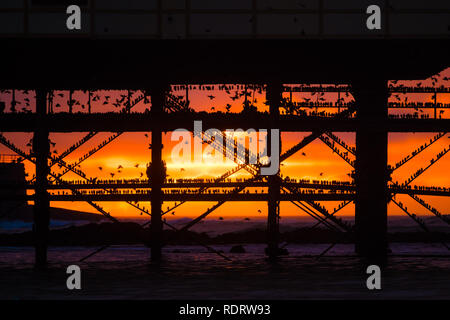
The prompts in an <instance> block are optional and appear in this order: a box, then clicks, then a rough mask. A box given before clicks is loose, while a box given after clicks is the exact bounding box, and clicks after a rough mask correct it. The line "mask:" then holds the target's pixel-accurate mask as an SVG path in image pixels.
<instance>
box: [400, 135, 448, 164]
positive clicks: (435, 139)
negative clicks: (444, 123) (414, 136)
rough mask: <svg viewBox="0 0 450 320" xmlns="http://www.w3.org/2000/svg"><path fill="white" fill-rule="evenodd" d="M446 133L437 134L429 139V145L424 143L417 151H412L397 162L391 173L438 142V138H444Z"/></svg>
mask: <svg viewBox="0 0 450 320" xmlns="http://www.w3.org/2000/svg"><path fill="white" fill-rule="evenodd" d="M445 134H446V132H442V133H438V134H437V135H436V136H435V137H433V138H432V139H430V142H429V143H425V145H423V146H422V147H419V148H418V149H416V150H414V151H413V152H412V153H411V154H409V155H408V156H406V157H405V158H403V159H402V160H401V161H399V162H398V164H397V165H395V167H393V168H392V171H395V170H397V169H398V168H400V167H401V166H403V165H404V164H405V163H407V162H409V161H410V160H411V159H413V158H414V157H415V156H417V155H419V154H420V153H421V152H422V151H424V150H426V149H427V148H428V147H429V146H431V145H432V144H433V143H435V142H436V141H438V140H439V139H440V138H442V137H443V136H445Z"/></svg>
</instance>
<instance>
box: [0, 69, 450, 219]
mask: <svg viewBox="0 0 450 320" xmlns="http://www.w3.org/2000/svg"><path fill="white" fill-rule="evenodd" d="M448 77H450V68H449V69H446V70H443V71H442V72H441V73H440V75H439V82H438V83H437V86H440V85H445V86H448V85H449V81H448V80H444V79H443V78H448ZM431 81H432V80H431V79H427V80H422V81H414V82H411V81H399V82H398V84H404V85H415V84H416V83H417V82H421V83H422V85H423V86H431ZM172 93H173V94H175V95H180V96H181V95H184V91H173V92H172ZM15 94H16V100H17V101H18V105H17V106H16V108H17V109H18V110H19V111H20V110H21V109H22V108H24V107H25V108H28V109H29V110H33V109H34V105H33V104H34V102H33V101H34V99H33V98H32V95H33V92H29V93H28V94H24V93H23V92H16V93H15ZM94 94H98V95H99V96H100V97H101V98H100V99H99V101H97V102H94V103H93V105H92V106H93V112H108V111H115V110H117V109H116V108H115V107H113V106H111V104H110V103H109V104H103V101H104V99H103V97H104V96H105V95H109V96H112V97H114V96H118V95H120V94H126V91H118V92H96V93H94ZM138 94H139V93H134V94H133V96H134V97H136V96H137V95H138ZM211 95H213V96H214V98H213V99H211V98H210V97H208V96H211ZM285 95H286V96H288V95H289V94H288V93H287V94H285ZM310 96H311V95H310V94H309V93H294V94H293V100H294V101H301V100H302V99H303V98H304V97H310ZM406 96H407V97H408V101H417V102H431V101H432V98H431V96H432V94H408V95H400V98H401V99H404V98H405V97H406ZM324 97H325V99H326V100H328V101H336V100H337V93H328V94H325V96H324ZM27 98H29V99H30V100H31V103H30V106H29V107H27V106H26V100H25V99H27ZM74 98H75V99H77V100H79V101H80V102H81V103H80V105H79V106H75V107H74V112H86V108H84V109H83V107H82V106H83V105H84V104H85V103H86V100H87V94H85V93H82V92H75V93H74ZM189 98H190V103H191V107H192V108H194V109H195V110H197V111H223V112H225V111H226V109H225V108H226V106H227V104H230V105H231V108H230V111H231V112H240V111H241V110H242V105H243V98H239V99H236V100H234V101H233V100H231V99H230V96H229V95H228V94H227V93H225V92H224V91H219V90H215V91H201V90H191V91H190V92H189ZM11 99H12V93H11V91H9V92H3V93H0V101H4V102H5V103H6V106H7V110H6V111H7V112H8V111H9V107H10V103H11ZM249 99H251V100H255V101H254V105H255V106H257V108H258V110H259V111H264V110H267V108H268V107H267V106H266V105H265V104H264V102H265V93H264V92H261V93H258V92H255V93H254V94H253V92H251V97H250V98H249ZM67 100H68V92H67V91H64V92H63V91H58V92H56V97H55V100H54V105H56V104H59V106H56V107H55V106H54V111H55V112H67V111H68V107H67ZM110 100H111V101H113V100H114V99H113V98H111V99H110ZM350 100H352V97H351V96H350V97H347V98H346V101H350ZM390 101H396V100H395V98H394V97H390ZM438 102H441V103H450V94H440V95H438ZM149 106H150V104H149V103H144V102H141V103H139V104H138V105H137V106H136V107H134V108H133V112H134V111H135V112H140V111H141V112H142V111H144V110H145V109H148V108H149ZM442 110H443V112H441V113H439V111H438V114H439V115H440V116H441V117H442V118H449V116H450V109H445V110H444V109H442ZM319 111H320V110H319ZM326 111H332V112H336V110H330V109H327V110H326ZM389 112H390V113H391V114H393V113H410V114H412V113H414V112H415V110H414V109H411V110H409V109H408V110H403V109H402V110H392V109H391V110H390V111H389ZM419 113H422V114H423V113H428V114H429V115H430V117H432V114H433V110H431V109H424V110H423V112H420V111H419ZM204 129H208V128H204ZM230 129H232V128H230ZM255 129H256V130H258V129H262V128H255ZM1 131H2V130H1V128H0V132H1ZM86 133H87V132H86ZM86 133H67V134H59V133H58V134H56V133H52V134H50V140H51V141H52V142H54V143H55V146H54V147H53V146H52V147H51V151H56V152H57V153H61V152H63V151H64V150H66V149H67V148H68V147H69V146H71V145H72V144H73V143H75V142H76V141H78V140H80V139H81V138H82V137H83V136H85V135H86ZM307 134H309V132H302V133H283V134H282V152H283V151H285V150H287V149H289V148H290V147H292V146H293V145H294V144H296V143H297V142H299V141H300V140H301V139H302V137H303V136H306V135H307ZM435 134H436V133H390V134H389V149H388V163H389V164H391V165H393V164H395V163H396V162H397V161H400V160H401V159H402V158H404V157H405V156H407V155H408V154H410V153H411V152H412V151H413V150H415V149H417V148H418V147H419V146H420V145H422V144H424V143H425V142H428V140H429V139H430V138H431V137H432V136H434V135H435ZM3 135H4V136H5V137H6V138H7V139H9V140H10V141H12V142H13V143H15V144H16V146H18V147H20V148H21V149H22V150H26V151H27V152H29V151H30V146H27V144H28V143H29V141H30V139H31V138H32V134H31V133H30V134H28V133H3ZM110 135H111V133H108V132H103V133H99V134H98V135H96V136H95V137H94V138H93V139H91V140H90V141H89V142H88V143H86V144H84V145H83V146H82V147H81V148H79V149H78V150H77V151H75V152H74V153H72V154H70V155H69V156H68V157H67V158H65V159H64V160H65V161H66V162H67V163H72V162H74V161H76V160H78V158H80V157H81V156H82V155H83V154H85V153H86V152H88V151H89V150H91V149H92V148H93V147H95V146H96V145H97V144H98V143H100V142H102V141H103V140H105V139H106V138H107V137H108V136H110ZM336 135H337V136H338V137H340V138H341V139H343V140H344V141H345V142H346V143H347V144H348V145H349V146H354V145H355V134H354V133H336ZM449 138H450V134H447V135H446V136H444V137H443V138H441V139H439V140H438V141H437V142H436V143H434V144H433V145H432V146H431V147H429V148H427V149H426V151H424V152H423V153H421V154H420V155H419V156H417V157H415V158H414V159H413V160H411V161H410V162H408V163H407V164H405V165H404V166H402V167H401V168H400V169H398V170H396V171H395V172H394V174H393V176H392V177H393V181H399V182H402V181H404V180H406V179H407V178H408V177H409V176H410V175H411V174H412V173H414V172H415V171H416V170H417V169H419V168H423V167H425V166H426V165H428V163H429V161H430V159H431V158H436V155H437V154H438V153H439V152H440V151H442V150H443V149H444V148H448V147H449V145H450V139H449ZM150 141H151V134H150V133H145V132H137V133H124V134H123V135H121V136H120V137H119V138H118V139H116V140H115V141H113V142H112V143H111V144H108V145H107V146H106V147H104V148H103V149H101V150H100V151H99V152H97V153H95V155H93V156H92V157H90V158H89V159H87V160H86V161H84V162H82V164H81V169H82V170H83V171H84V172H85V173H86V175H87V176H88V177H98V179H110V178H111V173H113V174H114V179H129V178H139V177H140V175H141V173H143V174H144V177H145V166H146V164H147V163H148V162H150V159H151V150H150V149H149V144H150ZM163 144H164V148H163V158H164V159H165V161H166V163H167V168H168V171H167V173H168V175H169V177H170V178H198V177H203V178H212V177H217V176H219V175H221V174H223V173H224V172H225V171H227V170H229V169H232V168H233V167H234V166H236V164H234V163H233V162H232V161H231V160H227V161H224V162H222V161H221V162H213V161H208V160H206V161H203V162H194V161H193V162H189V163H183V164H175V163H173V161H172V160H171V158H170V154H171V150H172V147H173V145H174V142H170V132H169V133H165V134H164V135H163ZM302 152H304V153H305V155H302ZM57 153H55V154H57ZM0 154H12V151H11V150H9V149H7V148H6V147H5V146H3V145H0ZM352 159H353V158H352ZM119 165H120V166H122V167H123V169H122V170H120V171H121V172H120V173H119V171H118V167H119ZM136 165H138V166H137V167H136ZM25 166H26V172H27V173H28V175H29V176H28V178H29V179H30V178H31V177H32V176H33V174H34V165H33V164H31V163H30V162H29V161H25ZM100 167H101V169H100ZM449 168H450V156H449V155H446V156H444V157H443V158H442V159H440V160H439V161H438V162H437V163H436V164H435V165H434V166H432V167H431V168H430V169H428V170H427V171H426V172H425V173H423V174H422V175H421V176H420V177H419V178H418V179H417V180H415V181H414V182H413V184H412V185H422V186H441V187H450V179H449V178H450V174H449ZM53 170H54V172H59V171H60V170H61V169H59V168H58V166H54V167H53ZM351 170H352V168H351V166H350V165H349V164H347V163H346V162H345V161H344V160H342V159H341V158H340V157H339V156H338V155H337V154H335V153H334V152H333V151H332V150H331V149H330V148H329V147H328V146H326V145H325V144H324V143H323V142H321V141H320V140H316V141H314V142H313V143H311V144H310V145H308V146H307V147H305V148H304V149H302V150H301V151H300V152H298V153H297V154H295V155H294V156H292V157H290V158H289V159H288V160H286V161H285V162H283V164H282V166H281V174H282V175H284V176H289V177H292V178H298V179H317V180H340V181H350V178H349V176H348V174H349V173H350V172H351ZM321 174H322V175H321ZM236 177H239V178H241V177H242V178H245V177H250V175H249V174H248V173H246V172H245V171H244V170H242V171H239V173H237V174H235V175H234V176H232V178H236ZM64 179H67V180H69V179H76V180H81V178H79V177H78V176H76V175H75V174H74V173H68V174H66V175H65V176H64ZM258 189H262V188H258ZM396 197H397V198H396V199H397V200H399V201H401V202H403V203H405V204H406V205H407V207H408V210H409V211H411V212H412V213H416V214H418V215H421V214H430V213H427V211H426V210H425V209H424V208H423V207H421V206H420V205H419V204H418V203H416V202H415V201H414V200H412V199H411V198H409V197H408V196H406V195H405V196H402V195H397V196H396ZM421 198H423V199H424V200H425V201H427V202H429V203H430V204H432V206H434V207H435V208H436V209H438V210H439V211H440V212H441V213H443V214H449V213H450V212H449V210H448V208H449V207H450V199H448V198H446V197H434V196H421ZM212 204H213V203H207V202H191V203H186V204H184V205H182V206H180V207H179V208H177V209H176V210H175V211H176V213H175V215H174V216H172V217H170V218H181V217H195V216H198V215H200V214H201V213H203V212H204V211H205V210H206V209H207V208H209V207H211V206H212ZM323 204H325V206H326V207H327V208H328V209H332V208H334V207H337V206H338V204H339V202H324V203H323ZM51 205H52V206H54V207H62V208H70V209H75V210H81V211H87V212H94V213H97V212H96V211H95V209H93V208H92V207H90V206H89V205H88V204H86V203H82V202H73V203H72V202H52V203H51ZM101 205H102V207H104V208H105V209H106V210H107V211H108V212H110V213H111V214H112V215H113V216H115V217H129V218H132V217H133V218H134V217H140V215H139V212H138V210H137V209H135V208H133V207H131V206H130V205H128V204H127V203H125V202H103V203H101ZM171 205H173V203H164V204H163V209H165V208H166V207H167V206H171ZM141 206H145V207H146V208H149V207H150V203H149V202H147V203H142V204H141ZM258 210H261V213H258ZM388 211H389V214H390V215H397V214H403V213H402V211H401V210H400V209H399V208H397V207H396V206H395V204H390V205H389V210H388ZM266 214H267V203H266V202H230V203H226V204H224V205H223V206H221V207H220V208H219V209H218V210H216V211H215V212H214V213H213V214H211V215H210V217H211V218H213V219H216V218H217V217H219V216H222V217H231V216H233V217H235V216H240V217H250V216H258V215H260V216H265V215H266ZM299 215H300V216H302V215H306V214H305V213H303V212H302V211H300V209H298V208H297V207H295V206H294V205H293V204H291V203H289V202H282V203H281V216H299ZM339 215H354V206H353V204H350V205H348V206H347V207H346V208H344V209H343V210H342V211H340V212H339ZM145 218H147V217H145ZM168 218H169V217H168Z"/></svg>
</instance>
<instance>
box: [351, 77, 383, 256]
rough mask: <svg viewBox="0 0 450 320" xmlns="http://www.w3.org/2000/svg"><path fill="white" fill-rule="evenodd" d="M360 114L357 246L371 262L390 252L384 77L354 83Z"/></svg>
mask: <svg viewBox="0 0 450 320" xmlns="http://www.w3.org/2000/svg"><path fill="white" fill-rule="evenodd" d="M352 88H353V95H354V97H355V103H356V105H357V106H358V109H357V117H358V119H359V120H360V123H359V126H358V128H357V131H356V162H355V170H356V172H355V183H356V200H355V228H356V229H355V233H356V234H355V236H356V238H355V241H356V243H355V249H356V253H357V254H359V255H360V256H361V257H363V258H366V259H368V260H369V261H370V262H372V263H382V262H384V261H385V259H386V255H387V249H388V247H387V201H388V193H387V180H388V170H387V151H388V149H387V148H388V133H387V131H386V130H385V129H383V125H382V124H383V123H385V121H386V120H387V117H388V108H387V103H388V88H387V82H386V81H384V80H372V79H370V80H369V79H364V80H362V81H357V82H355V83H353V84H352Z"/></svg>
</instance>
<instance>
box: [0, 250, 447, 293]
mask: <svg viewBox="0 0 450 320" xmlns="http://www.w3.org/2000/svg"><path fill="white" fill-rule="evenodd" d="M417 247H420V245H417ZM263 248H264V246H262V245H252V246H246V249H247V253H244V254H230V253H226V255H227V256H229V257H230V258H232V259H233V261H231V262H230V261H226V260H224V259H222V258H220V257H219V256H217V255H216V254H213V253H206V252H205V249H203V248H200V247H194V246H183V247H175V246H170V247H166V248H165V249H164V253H165V255H164V257H165V258H164V261H163V262H162V263H161V264H159V265H154V264H153V265H152V264H150V263H149V262H148V261H149V258H150V256H149V252H148V249H147V248H145V247H141V246H119V247H113V248H110V249H108V250H106V251H105V252H102V253H101V254H99V255H97V256H94V257H93V258H92V259H91V260H87V261H86V262H83V263H78V262H77V260H79V258H81V257H83V256H84V255H86V254H87V253H90V252H92V250H93V249H95V248H85V247H76V248H67V247H64V248H51V249H50V250H49V260H50V261H51V263H50V265H49V268H48V270H47V271H40V272H38V271H35V270H34V269H33V265H32V260H33V255H32V253H33V251H32V248H0V288H1V290H0V299H13V300H17V299H163V300H173V299H450V259H449V256H448V255H447V256H445V255H442V254H439V253H440V252H442V251H441V248H438V247H432V248H431V249H430V248H428V247H427V248H425V249H424V248H423V246H422V249H423V250H422V252H420V251H418V250H417V248H416V249H414V248H413V249H411V248H410V249H408V250H409V251H408V250H407V249H405V247H404V245H402V246H401V247H400V245H399V248H398V250H396V251H397V252H398V251H401V250H403V251H402V252H403V253H402V254H403V256H399V255H396V256H393V257H390V258H389V261H388V265H387V266H386V267H385V268H384V269H383V270H382V290H381V291H370V290H368V289H367V288H366V285H365V282H366V278H367V276H368V275H366V274H365V272H364V271H365V270H363V269H362V267H361V261H360V260H359V258H357V257H355V256H352V255H349V251H351V250H350V249H351V247H350V246H348V245H338V246H337V248H336V249H334V250H333V251H331V252H330V256H326V257H323V258H321V259H319V260H317V258H316V257H312V256H305V252H306V253H308V254H317V253H318V252H320V251H321V250H322V249H323V246H318V245H314V246H313V245H310V246H294V247H291V248H290V249H291V254H290V255H289V256H287V257H283V258H282V259H281V260H280V261H279V263H276V264H273V263H270V262H268V261H267V260H266V259H265V257H264V254H263ZM433 248H434V251H433ZM219 249H220V248H219ZM221 249H223V251H224V252H228V251H229V246H223V247H222V248H221ZM411 252H414V253H416V254H415V255H414V256H411V255H410V253H411ZM417 253H419V254H421V255H423V254H424V253H428V254H427V256H418V255H417ZM405 254H407V256H405ZM69 264H78V265H79V266H80V267H81V270H82V289H81V290H73V291H70V290H68V289H67V288H66V279H67V276H68V275H67V274H66V268H67V266H68V265H69Z"/></svg>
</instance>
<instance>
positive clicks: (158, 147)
mask: <svg viewBox="0 0 450 320" xmlns="http://www.w3.org/2000/svg"><path fill="white" fill-rule="evenodd" d="M149 93H150V95H151V101H152V109H151V114H152V116H154V117H159V116H160V115H161V114H162V113H163V108H164V102H165V96H166V87H165V86H158V87H153V88H151V89H150V90H149ZM162 148H163V145H162V130H161V126H157V127H154V129H153V131H152V145H151V149H152V162H151V166H150V172H149V178H150V186H151V189H152V190H151V196H150V201H151V208H152V209H151V224H150V247H151V260H152V261H153V262H157V261H159V260H161V249H162V245H163V239H162V238H163V222H162V210H161V208H162V202H163V193H162V190H161V187H162V184H163V183H164V180H165V178H166V167H165V164H164V163H163V160H162Z"/></svg>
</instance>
